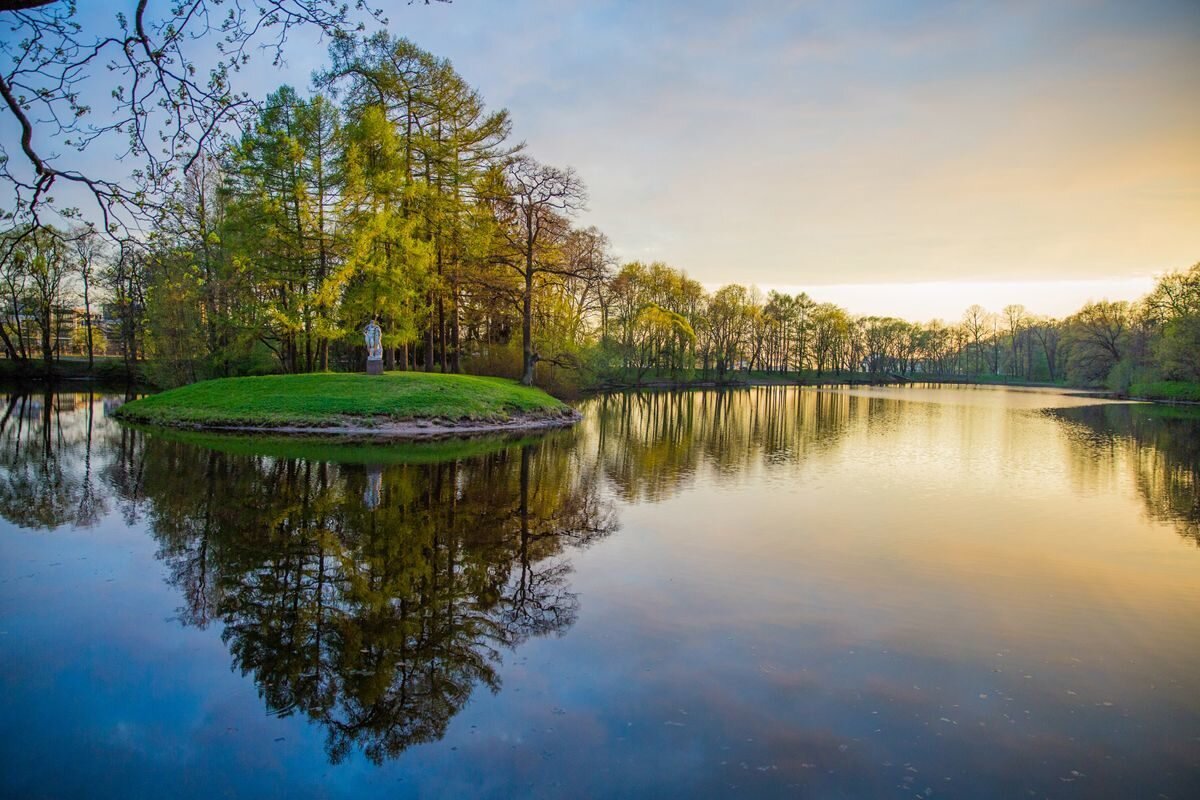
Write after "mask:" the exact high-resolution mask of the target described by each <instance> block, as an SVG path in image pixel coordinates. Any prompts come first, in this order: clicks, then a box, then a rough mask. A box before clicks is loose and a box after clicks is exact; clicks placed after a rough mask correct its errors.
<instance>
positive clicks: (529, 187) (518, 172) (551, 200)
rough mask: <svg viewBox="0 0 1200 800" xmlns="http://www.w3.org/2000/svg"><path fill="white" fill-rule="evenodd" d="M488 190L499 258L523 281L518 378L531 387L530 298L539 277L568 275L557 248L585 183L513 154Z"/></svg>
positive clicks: (536, 357)
mask: <svg viewBox="0 0 1200 800" xmlns="http://www.w3.org/2000/svg"><path fill="white" fill-rule="evenodd" d="M497 177H498V180H497V181H494V182H493V188H492V190H491V191H490V192H489V195H490V196H489V198H488V199H489V201H490V202H491V205H492V209H493V213H494V214H495V216H496V222H497V223H498V224H497V231H498V235H499V237H500V238H501V240H502V241H501V242H500V244H501V245H502V247H501V248H500V250H499V253H500V254H499V258H498V260H499V262H500V263H501V264H503V265H504V266H506V267H508V268H509V269H511V270H513V271H514V272H516V273H517V276H518V277H519V278H520V280H521V283H522V285H521V288H520V303H521V350H522V364H521V382H522V383H524V384H525V385H526V386H532V385H533V368H534V365H535V364H536V363H537V362H538V360H539V358H540V356H539V355H538V354H537V353H536V352H535V351H534V347H533V296H534V286H535V283H536V282H537V280H538V278H539V277H541V276H544V275H568V274H572V266H571V265H570V264H569V263H567V262H566V261H565V260H564V259H563V258H562V257H561V252H560V247H561V246H562V245H563V243H564V242H565V241H566V239H567V236H568V235H569V234H570V231H571V226H570V223H569V220H568V218H569V217H570V216H571V215H573V214H574V213H575V212H577V211H579V210H580V209H582V208H583V205H584V203H585V202H586V200H587V193H586V190H585V189H584V186H583V181H582V180H580V178H579V176H578V175H576V174H575V171H574V170H572V169H570V168H569V167H568V168H567V169H559V168H558V167H551V166H549V165H546V164H541V163H538V162H537V161H535V160H534V159H532V158H530V157H529V156H525V155H521V156H517V157H515V158H513V159H511V160H510V161H509V163H508V164H507V166H505V168H504V171H503V174H502V175H500V176H497Z"/></svg>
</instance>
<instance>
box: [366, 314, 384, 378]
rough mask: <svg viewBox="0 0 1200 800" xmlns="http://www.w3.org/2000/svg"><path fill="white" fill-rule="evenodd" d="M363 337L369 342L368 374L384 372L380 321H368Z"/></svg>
mask: <svg viewBox="0 0 1200 800" xmlns="http://www.w3.org/2000/svg"><path fill="white" fill-rule="evenodd" d="M363 338H364V339H366V342H367V374H368V375H378V374H380V373H381V372H383V331H382V330H381V329H380V328H379V323H378V322H376V321H375V320H371V321H370V322H368V323H367V327H366V328H365V329H363Z"/></svg>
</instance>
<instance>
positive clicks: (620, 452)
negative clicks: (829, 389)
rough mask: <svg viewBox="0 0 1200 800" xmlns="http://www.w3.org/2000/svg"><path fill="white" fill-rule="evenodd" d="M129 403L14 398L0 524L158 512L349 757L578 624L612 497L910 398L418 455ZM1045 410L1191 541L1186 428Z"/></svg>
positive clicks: (388, 742)
mask: <svg viewBox="0 0 1200 800" xmlns="http://www.w3.org/2000/svg"><path fill="white" fill-rule="evenodd" d="M119 402H120V400H119V398H116V397H113V396H108V397H102V396H100V395H96V394H88V393H76V394H71V393H51V392H41V393H37V394H20V393H14V394H8V395H0V408H2V409H3V412H2V415H0V515H3V517H4V518H5V519H7V520H9V521H10V522H12V523H14V524H17V525H20V526H23V527H26V528H31V529H38V530H53V529H55V528H57V527H60V526H63V525H72V526H76V527H88V526H91V525H93V524H95V523H96V522H97V521H98V520H99V519H100V518H102V517H103V516H104V515H106V514H111V513H112V512H113V511H116V512H119V513H120V514H121V515H122V517H123V518H124V519H125V521H126V522H127V523H133V522H135V521H138V520H141V519H143V518H144V519H145V520H146V521H147V522H148V527H149V529H150V530H151V532H152V534H153V535H154V537H155V538H156V540H157V542H158V555H159V557H160V558H161V559H162V561H163V562H164V564H165V567H166V570H167V576H168V581H169V582H170V583H171V584H172V585H173V586H175V587H177V588H178V590H179V592H180V593H181V596H182V604H181V606H180V609H179V612H178V619H179V621H180V622H181V623H182V624H184V625H187V626H194V627H197V628H205V627H208V626H210V625H214V624H217V625H219V626H220V628H221V631H222V638H223V640H224V642H225V644H226V646H227V647H228V649H229V652H230V655H231V656H232V658H233V662H234V664H235V665H236V667H237V668H238V669H239V670H240V671H241V672H242V673H243V674H245V675H247V676H250V677H251V678H252V680H253V681H254V682H255V684H256V686H257V687H258V690H259V692H260V694H261V696H262V698H263V701H264V702H265V704H266V706H267V708H268V709H269V710H271V711H272V712H273V713H277V714H284V715H287V714H303V715H305V716H306V717H308V718H310V719H311V720H313V721H315V722H317V723H318V724H320V725H321V726H322V727H323V729H324V730H325V731H326V736H327V745H326V746H327V751H328V755H329V757H330V759H331V760H333V761H335V762H338V761H341V760H343V759H345V758H346V757H347V756H348V755H350V754H351V753H352V752H353V751H355V750H361V751H362V752H363V753H364V754H365V755H366V756H367V757H368V758H370V759H371V760H373V761H376V762H379V761H383V760H385V759H388V758H392V757H395V756H396V755H398V754H399V753H401V752H402V751H403V750H404V749H405V748H407V747H409V746H411V745H413V744H416V743H420V742H429V741H433V740H436V739H438V738H440V737H441V736H443V734H444V733H445V731H446V727H447V725H448V723H449V721H450V719H451V718H452V717H453V716H454V715H455V714H456V713H457V712H458V711H459V710H460V709H461V708H462V707H463V705H464V704H465V703H466V702H467V700H468V698H469V697H470V695H471V693H472V692H473V691H474V690H475V688H476V687H477V686H480V685H482V686H486V687H487V688H489V689H491V690H492V691H496V690H497V689H498V688H499V677H498V671H497V670H498V666H499V663H500V658H501V656H502V654H503V653H504V651H505V650H506V649H511V648H513V647H516V646H518V645H519V644H520V643H521V642H523V641H525V640H526V639H528V638H529V637H532V636H544V635H547V634H558V633H562V632H563V631H565V630H566V629H567V628H569V627H570V626H571V625H572V624H573V622H574V621H575V619H576V616H577V614H578V612H579V605H578V598H577V596H576V595H575V594H574V593H573V592H572V591H571V588H570V585H569V583H568V579H569V575H570V571H571V566H570V561H569V559H568V555H569V553H570V550H571V548H574V547H579V546H586V545H587V544H588V543H590V542H592V541H595V540H597V539H598V538H601V537H604V536H606V535H607V534H609V533H611V532H612V531H614V530H616V528H617V521H616V516H615V512H614V509H613V507H612V505H611V503H610V502H609V501H608V500H606V496H605V492H606V491H609V488H605V487H610V489H611V491H613V492H615V493H616V494H617V495H619V496H620V497H622V498H624V499H627V500H632V501H636V500H655V499H658V498H661V497H665V496H669V495H670V494H673V493H675V492H677V491H679V489H680V488H681V487H682V486H685V485H686V484H687V483H688V482H689V481H690V480H691V479H692V476H694V475H695V474H696V473H697V472H698V471H700V470H709V471H711V472H712V473H713V474H714V475H717V476H726V477H727V476H733V475H739V474H753V472H752V470H754V469H756V468H758V467H760V466H761V467H765V468H767V469H788V468H790V465H799V464H804V463H807V464H810V465H819V464H820V463H821V456H822V454H826V453H829V452H831V448H835V447H836V446H837V443H838V442H840V441H843V440H844V439H845V437H846V434H847V433H848V432H849V431H851V430H853V429H856V428H859V427H861V425H863V424H865V425H867V426H868V427H869V426H870V425H871V424H875V423H879V424H884V423H886V421H887V419H888V415H891V414H895V413H898V412H897V409H898V408H899V407H900V402H899V401H892V400H889V401H884V400H875V399H865V398H858V397H854V396H848V395H843V394H837V393H825V392H811V391H808V392H798V391H795V390H792V389H785V388H773V389H762V390H755V391H741V392H685V393H662V394H640V395H639V394H625V395H613V396H608V397H601V398H596V399H595V400H593V401H590V403H589V406H588V408H587V414H586V420H585V422H584V423H583V424H582V425H581V426H580V427H579V428H578V429H577V430H574V431H567V432H560V433H553V434H549V435H547V436H545V437H542V438H538V439H533V440H523V441H520V442H517V443H512V442H498V443H490V444H487V443H485V444H478V443H473V444H471V445H469V446H466V445H462V444H461V443H459V444H458V445H454V446H451V447H450V448H449V449H444V450H438V451H437V452H435V453H433V454H432V455H431V454H430V452H429V451H428V450H426V451H422V453H423V454H422V455H421V457H420V458H409V457H407V456H403V455H402V456H401V457H396V453H397V452H402V451H400V450H397V449H395V448H386V447H383V448H381V447H374V448H370V447H368V448H366V449H365V452H363V450H362V449H361V448H360V449H359V450H355V449H353V448H348V447H345V446H333V447H320V446H314V447H309V448H308V449H304V448H300V449H299V450H297V449H296V448H295V447H294V446H292V445H289V446H287V447H282V448H276V449H272V448H270V447H266V446H265V445H264V444H263V443H262V442H261V440H246V439H234V440H230V439H224V440H222V441H225V442H226V443H228V442H234V444H233V445H228V446H218V445H214V444H213V443H212V442H209V445H210V446H200V445H198V444H197V443H196V442H194V441H189V440H188V438H187V437H186V436H183V435H169V436H168V435H162V434H147V433H144V432H141V431H139V430H138V429H136V428H131V427H127V426H120V425H117V424H115V423H112V422H110V421H108V420H107V419H106V415H105V413H104V412H105V411H106V410H108V408H109V407H110V406H111V405H115V404H117V403H119ZM906 413H917V412H916V411H912V410H907V411H906ZM1044 413H1046V414H1049V415H1051V416H1052V417H1053V418H1055V419H1057V420H1058V421H1059V422H1060V423H1061V424H1062V426H1063V428H1064V430H1066V431H1067V434H1068V439H1069V440H1070V441H1071V443H1072V444H1071V447H1072V451H1073V453H1074V454H1075V455H1076V458H1074V460H1073V461H1074V466H1073V467H1072V469H1074V470H1076V471H1077V472H1078V476H1077V477H1078V479H1080V480H1082V481H1085V482H1086V481H1091V480H1099V479H1100V478H1099V476H1097V475H1096V474H1094V471H1095V470H1103V469H1124V468H1125V467H1123V466H1121V465H1123V464H1128V465H1130V466H1129V468H1131V469H1133V470H1134V478H1135V484H1136V486H1137V489H1138V491H1139V493H1140V494H1141V496H1142V498H1143V501H1144V503H1145V506H1146V508H1147V509H1148V511H1149V512H1150V513H1151V514H1152V515H1153V516H1155V517H1156V518H1159V519H1163V520H1169V521H1170V522H1172V523H1173V524H1175V525H1176V526H1177V527H1178V529H1179V530H1180V532H1181V533H1182V534H1183V535H1184V536H1187V537H1189V538H1190V539H1192V540H1194V541H1196V542H1197V543H1200V489H1198V482H1197V475H1198V474H1200V422H1198V421H1197V417H1196V415H1194V414H1192V415H1188V414H1180V413H1175V412H1172V411H1171V410H1170V409H1160V408H1147V407H1143V406H1126V405H1097V406H1082V407H1076V408H1067V409H1055V410H1049V411H1045V412H1044ZM247 442H250V443H249V444H247ZM456 447H457V449H455V448H456ZM289 448H290V449H289ZM1114 454H1115V455H1116V456H1118V457H1114ZM351 456H353V457H351ZM443 456H444V457H443ZM348 462H352V463H348ZM818 468H819V466H818Z"/></svg>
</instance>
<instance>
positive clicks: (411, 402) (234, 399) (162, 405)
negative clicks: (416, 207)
mask: <svg viewBox="0 0 1200 800" xmlns="http://www.w3.org/2000/svg"><path fill="white" fill-rule="evenodd" d="M566 411H567V406H565V405H564V404H563V403H561V402H559V401H558V400H555V399H554V398H553V397H551V396H550V395H548V394H546V393H545V392H543V391H542V390H541V389H534V388H530V387H528V386H521V385H520V384H518V383H517V382H515V381H511V380H508V379H506V378H484V377H479V376H474V375H439V374H429V373H419V372H389V373H386V374H384V375H376V376H371V375H363V374H352V373H329V372H326V373H313V374H307V375H266V376H262V377H252V378H222V379H219V380H213V381H201V382H200V383H193V384H190V385H188V386H182V387H180V388H178V389H171V390H170V391H166V392H162V393H161V394H155V395H150V396H149V397H144V398H142V399H140V400H135V401H133V402H131V403H126V404H125V405H123V406H121V408H119V409H118V410H117V412H116V416H117V417H118V418H120V419H124V420H129V421H134V422H145V423H150V424H154V425H246V426H253V427H276V426H283V425H295V426H305V427H312V426H319V425H337V424H358V425H362V424H366V425H371V424H374V423H378V422H382V421H393V420H416V419H431V420H432V419H437V420H449V421H464V420H488V421H503V420H508V419H511V418H512V416H513V415H514V414H540V415H557V414H562V413H565V412H566Z"/></svg>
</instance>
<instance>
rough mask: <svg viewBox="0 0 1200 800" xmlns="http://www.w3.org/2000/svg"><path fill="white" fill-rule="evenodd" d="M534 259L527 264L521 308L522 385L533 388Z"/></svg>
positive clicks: (530, 259)
mask: <svg viewBox="0 0 1200 800" xmlns="http://www.w3.org/2000/svg"><path fill="white" fill-rule="evenodd" d="M532 261H533V259H532V257H529V258H527V260H526V264H525V297H524V302H523V303H522V308H521V355H522V359H523V362H524V363H523V364H522V367H523V368H522V372H521V383H523V384H525V385H526V386H533V365H534V362H535V360H536V359H535V358H534V356H533V264H532Z"/></svg>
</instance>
